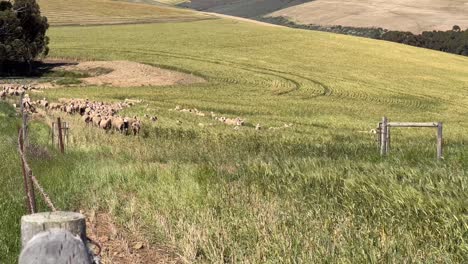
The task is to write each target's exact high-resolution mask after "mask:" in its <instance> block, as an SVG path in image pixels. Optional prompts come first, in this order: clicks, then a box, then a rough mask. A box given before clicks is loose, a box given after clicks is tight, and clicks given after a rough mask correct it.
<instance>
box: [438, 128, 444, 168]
mask: <svg viewBox="0 0 468 264" xmlns="http://www.w3.org/2000/svg"><path fill="white" fill-rule="evenodd" d="M443 142H444V140H443V135H442V122H439V123H437V159H438V160H441V159H442V155H443Z"/></svg>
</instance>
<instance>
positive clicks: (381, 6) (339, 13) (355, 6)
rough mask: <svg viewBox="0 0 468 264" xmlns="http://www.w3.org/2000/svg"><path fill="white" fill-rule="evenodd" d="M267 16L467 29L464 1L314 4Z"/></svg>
mask: <svg viewBox="0 0 468 264" xmlns="http://www.w3.org/2000/svg"><path fill="white" fill-rule="evenodd" d="M268 16H273V17H275V16H283V17H287V18H289V19H291V20H293V21H295V22H297V23H300V24H316V25H342V26H353V27H382V28H385V29H389V30H399V31H411V32H413V33H420V32H422V31H432V30H443V31H445V30H450V29H452V27H453V26H454V25H458V26H460V27H462V28H468V1H467V0H454V1H448V0H435V1H434V0H415V1H406V0H398V1H381V0H367V1H361V0H348V1H341V0H315V1H312V2H309V3H305V4H302V5H298V6H293V7H290V8H286V9H282V10H278V11H276V12H273V13H272V14H269V15H268Z"/></svg>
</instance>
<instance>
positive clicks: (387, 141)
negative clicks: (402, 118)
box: [385, 123, 391, 154]
mask: <svg viewBox="0 0 468 264" xmlns="http://www.w3.org/2000/svg"><path fill="white" fill-rule="evenodd" d="M390 128H391V127H390V126H389V125H388V123H387V139H386V141H385V143H386V144H387V146H386V147H385V153H386V154H388V153H389V152H390V141H391V137H390Z"/></svg>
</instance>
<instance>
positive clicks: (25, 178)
mask: <svg viewBox="0 0 468 264" xmlns="http://www.w3.org/2000/svg"><path fill="white" fill-rule="evenodd" d="M18 139H19V142H18V144H19V148H20V150H21V152H20V160H21V170H22V171H23V182H24V192H25V194H26V207H27V208H28V212H29V213H30V214H32V213H34V211H33V209H32V207H33V206H32V202H31V195H30V192H29V186H30V185H29V179H28V177H29V175H28V172H27V171H26V167H25V164H24V159H23V156H22V155H21V153H22V152H23V131H22V129H20V131H19V138H18Z"/></svg>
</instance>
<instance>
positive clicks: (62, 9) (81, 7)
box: [38, 0, 210, 25]
mask: <svg viewBox="0 0 468 264" xmlns="http://www.w3.org/2000/svg"><path fill="white" fill-rule="evenodd" d="M38 3H39V5H40V6H41V10H42V12H43V14H44V15H45V16H47V18H48V19H49V22H50V23H51V24H52V25H101V24H136V23H157V22H170V21H172V22H177V21H195V20H200V19H208V18H210V17H209V16H207V15H203V14H199V13H195V12H192V11H189V10H182V9H177V8H173V7H168V6H155V5H148V4H140V3H127V2H123V1H111V0H80V1H74V0H39V1H38Z"/></svg>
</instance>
